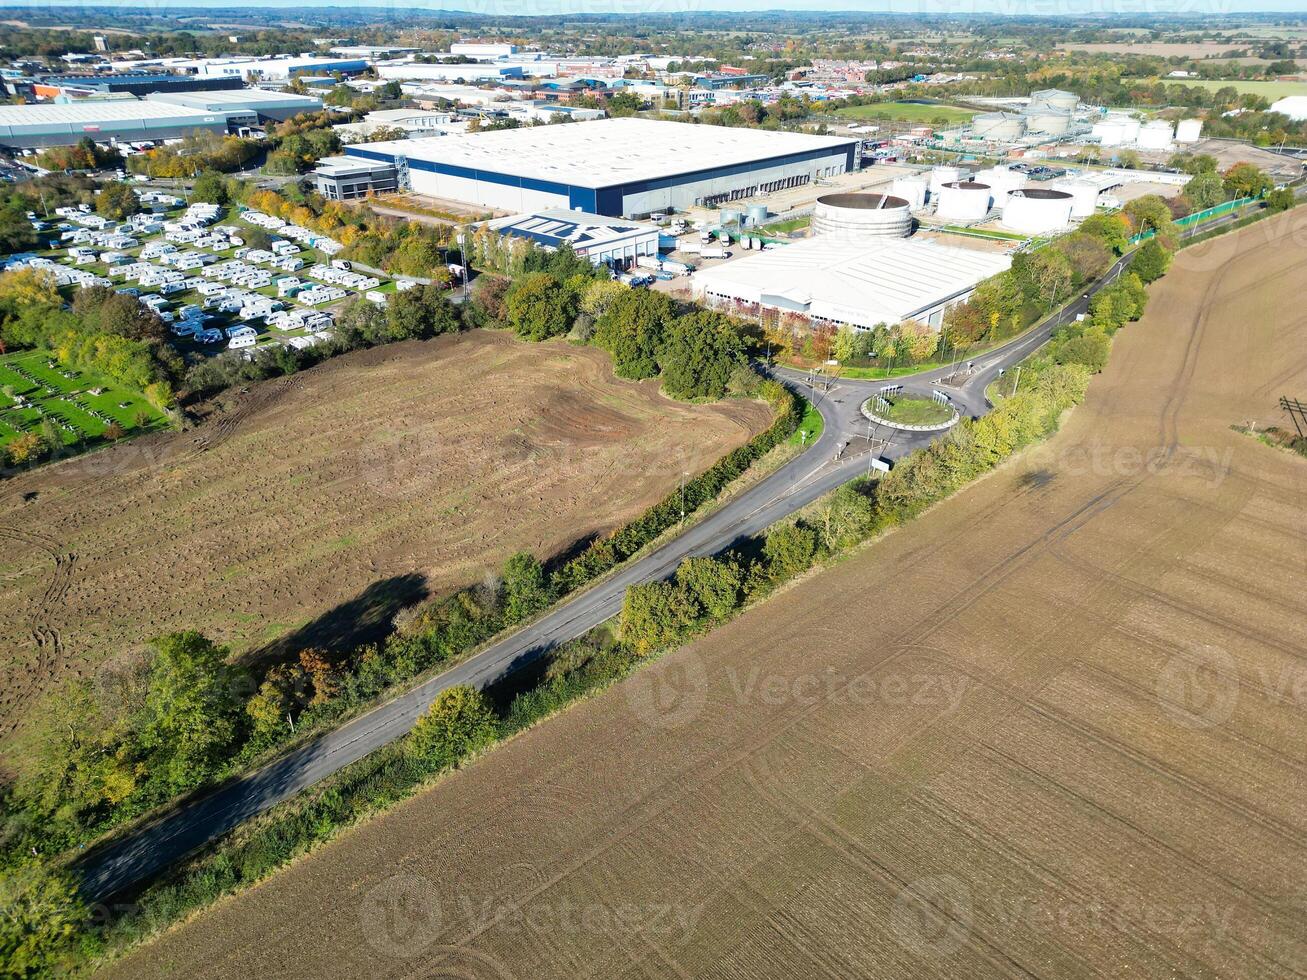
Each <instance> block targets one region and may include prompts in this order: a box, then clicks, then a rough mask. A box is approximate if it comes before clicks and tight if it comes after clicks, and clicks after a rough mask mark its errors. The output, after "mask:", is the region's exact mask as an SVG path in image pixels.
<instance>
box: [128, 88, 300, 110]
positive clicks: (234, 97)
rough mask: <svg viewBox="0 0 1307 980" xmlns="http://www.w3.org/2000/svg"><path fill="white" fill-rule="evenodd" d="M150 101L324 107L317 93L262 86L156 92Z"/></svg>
mask: <svg viewBox="0 0 1307 980" xmlns="http://www.w3.org/2000/svg"><path fill="white" fill-rule="evenodd" d="M149 98H150V101H152V102H153V101H157V102H171V103H173V104H174V105H188V106H192V107H196V108H199V107H205V106H207V107H212V108H213V109H215V110H217V109H244V108H246V107H247V106H259V105H278V106H284V105H287V104H292V105H303V106H304V108H305V109H309V108H319V109H320V108H322V100H321V99H320V98H318V97H317V96H315V95H296V94H295V93H294V92H269V91H267V90H266V89H261V88H236V89H225V90H221V91H217V92H156V93H155V94H154V95H151V96H150V97H149Z"/></svg>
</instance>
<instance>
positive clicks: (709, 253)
mask: <svg viewBox="0 0 1307 980" xmlns="http://www.w3.org/2000/svg"><path fill="white" fill-rule="evenodd" d="M699 256H700V257H701V258H705V259H729V258H730V257H731V253H730V252H728V251H726V249H724V248H720V247H718V246H713V247H712V248H703V249H700V250H699Z"/></svg>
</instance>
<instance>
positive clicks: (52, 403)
mask: <svg viewBox="0 0 1307 980" xmlns="http://www.w3.org/2000/svg"><path fill="white" fill-rule="evenodd" d="M50 361H51V354H50V352H49V351H42V350H35V351H24V352H22V353H18V354H8V355H6V356H4V357H0V449H2V448H3V447H5V446H7V445H8V444H9V443H10V442H12V441H13V440H14V439H16V438H17V437H18V436H20V435H23V434H24V433H27V432H40V431H41V420H42V419H43V418H52V419H54V420H55V422H56V424H57V423H59V422H62V423H64V425H63V426H60V429H59V431H60V433H61V434H62V436H63V440H64V445H66V446H72V445H77V444H78V443H86V444H94V443H96V442H98V441H100V440H101V439H102V438H103V436H104V431H105V429H106V428H108V426H109V423H110V422H117V423H118V425H119V426H120V427H121V428H122V429H123V431H124V432H126V433H128V434H129V435H132V434H136V433H137V432H141V431H146V430H149V429H158V428H163V427H164V426H166V425H167V424H168V422H167V419H166V418H165V417H164V415H163V414H162V413H161V412H160V411H159V410H158V409H157V408H155V407H154V406H153V405H151V404H150V403H149V402H147V401H146V400H145V399H144V398H143V397H142V396H141V395H140V394H139V393H137V392H134V391H129V390H128V389H126V388H119V387H115V386H113V385H111V384H109V383H108V382H106V381H105V380H104V379H103V378H99V377H97V376H95V375H93V374H85V373H81V372H78V371H75V370H72V369H70V368H60V367H55V368H51V367H50V366H49V365H50ZM61 372H62V373H61ZM64 374H68V375H71V377H65V376H64ZM33 378H35V379H36V380H35V382H33V381H32V380H31V379H33ZM92 390H99V391H100V394H98V395H97V394H92V393H91V392H92ZM11 392H12V395H13V396H14V397H11V394H10V393H11ZM20 398H21V399H23V401H24V402H25V403H26V405H25V407H21V408H20V407H19V403H18V399H20ZM97 412H98V413H99V415H102V416H104V418H100V417H99V416H97V415H96V414H94V413H97ZM138 417H141V418H142V419H143V420H145V421H144V426H143V427H142V425H139V424H138V422H137V419H138ZM106 420H107V421H106ZM64 426H67V428H65V427H64Z"/></svg>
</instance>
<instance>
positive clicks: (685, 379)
mask: <svg viewBox="0 0 1307 980" xmlns="http://www.w3.org/2000/svg"><path fill="white" fill-rule="evenodd" d="M658 361H659V364H660V365H661V367H662V375H663V390H664V391H666V392H667V393H668V394H669V395H671V396H672V397H674V398H721V397H723V396H724V395H725V394H726V387H727V385H728V384H729V382H730V380H731V374H732V372H733V371H734V370H735V368H736V367H737V366H738V365H740V364H742V363H743V362H744V345H743V344H742V343H741V341H740V335H739V333H738V332H737V331H736V329H735V325H734V324H733V323H731V321H730V320H729V319H728V318H727V317H726V316H724V315H722V314H721V313H716V312H714V311H712V310H696V311H694V312H693V313H687V314H685V315H684V316H681V317H677V318H676V319H675V320H673V321H672V323H671V326H670V327H669V329H668V330H667V336H666V339H665V340H664V342H663V347H662V350H661V352H660V353H659V357H658Z"/></svg>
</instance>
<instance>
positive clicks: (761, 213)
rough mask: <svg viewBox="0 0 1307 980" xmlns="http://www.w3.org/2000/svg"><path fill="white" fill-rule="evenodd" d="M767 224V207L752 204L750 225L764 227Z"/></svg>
mask: <svg viewBox="0 0 1307 980" xmlns="http://www.w3.org/2000/svg"><path fill="white" fill-rule="evenodd" d="M766 223H767V205H765V204H752V205H750V206H749V224H751V225H763V224H766Z"/></svg>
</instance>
